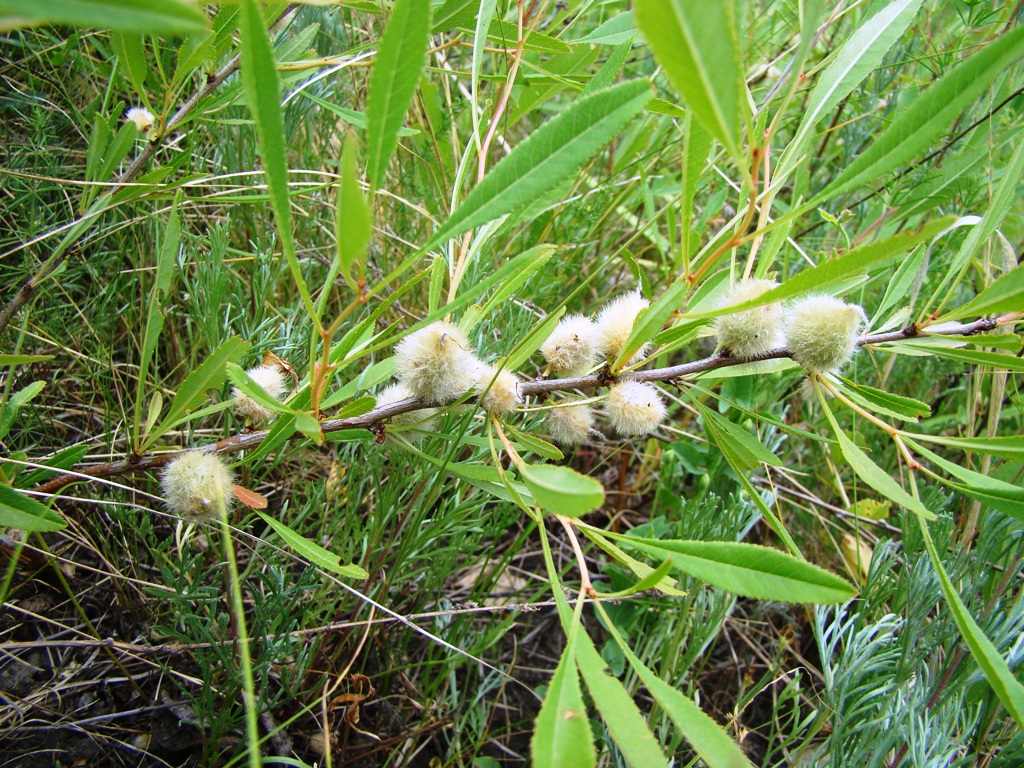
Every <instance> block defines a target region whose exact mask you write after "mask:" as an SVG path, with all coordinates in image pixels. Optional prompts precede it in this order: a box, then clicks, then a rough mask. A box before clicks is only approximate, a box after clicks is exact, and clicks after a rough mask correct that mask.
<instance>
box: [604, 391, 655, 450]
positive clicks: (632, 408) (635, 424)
mask: <svg viewBox="0 0 1024 768" xmlns="http://www.w3.org/2000/svg"><path fill="white" fill-rule="evenodd" d="M605 408H606V410H607V413H608V420H609V421H610V422H611V424H612V427H614V428H615V431H616V432H618V433H619V434H620V435H624V436H626V437H632V436H636V435H646V434H649V433H651V432H653V431H654V430H655V429H657V428H658V425H659V424H661V422H662V421H663V420H664V418H665V403H664V401H663V400H662V399H661V396H660V395H659V394H658V390H657V388H656V387H655V386H654V385H653V384H648V383H646V382H641V381H624V382H622V383H620V384H613V385H612V386H611V387H610V388H609V389H608V398H607V400H606V401H605Z"/></svg>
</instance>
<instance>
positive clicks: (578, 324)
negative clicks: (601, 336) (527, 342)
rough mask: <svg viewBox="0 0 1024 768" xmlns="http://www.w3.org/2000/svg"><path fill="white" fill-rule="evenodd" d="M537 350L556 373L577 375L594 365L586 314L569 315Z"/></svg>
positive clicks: (591, 325)
mask: <svg viewBox="0 0 1024 768" xmlns="http://www.w3.org/2000/svg"><path fill="white" fill-rule="evenodd" d="M540 351H541V353H542V354H543V355H544V359H545V360H547V361H548V365H550V366H551V370H552V371H553V372H554V373H555V375H556V376H559V377H563V378H564V377H568V376H579V375H581V374H583V373H584V372H586V370H587V369H588V368H590V367H591V366H592V365H593V364H594V358H595V350H594V324H593V323H592V322H591V320H590V318H589V317H584V316H583V315H569V316H568V317H565V318H563V319H562V321H561V322H560V323H559V324H558V326H557V327H556V328H555V330H554V331H553V332H552V333H551V335H550V336H548V338H547V340H546V341H545V342H544V344H542V345H541V348H540Z"/></svg>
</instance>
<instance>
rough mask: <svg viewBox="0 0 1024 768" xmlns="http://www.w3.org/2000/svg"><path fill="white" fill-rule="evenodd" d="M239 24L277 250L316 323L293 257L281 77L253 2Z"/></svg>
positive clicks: (244, 80)
mask: <svg viewBox="0 0 1024 768" xmlns="http://www.w3.org/2000/svg"><path fill="white" fill-rule="evenodd" d="M239 27H240V29H241V32H242V45H241V48H242V51H241V55H242V88H243V90H244V92H245V97H246V100H247V101H248V102H249V110H250V111H251V112H252V116H253V120H254V121H255V123H256V136H257V137H258V139H259V151H260V159H261V160H262V161H263V174H264V176H265V178H266V180H267V192H268V193H269V195H270V205H271V207H272V208H273V209H274V220H275V221H276V223H277V230H278V232H279V233H280V235H281V250H282V251H284V255H285V259H286V260H287V262H288V270H289V272H291V275H292V280H293V281H294V282H295V286H296V288H298V290H299V295H300V296H301V297H302V303H303V306H304V307H305V308H306V312H307V313H308V314H309V316H310V318H311V319H312V320H313V321H314V322H315V323H319V315H318V313H317V312H316V308H315V307H314V306H313V299H312V297H311V296H310V293H309V288H308V287H307V286H306V281H305V279H304V278H303V277H302V270H301V269H300V268H299V261H298V257H297V256H296V255H295V241H294V238H293V236H292V217H291V208H290V205H289V202H288V154H287V146H286V144H285V140H284V120H283V118H282V117H281V81H280V79H279V78H278V75H277V63H276V61H275V60H274V51H273V49H272V48H271V46H270V40H269V39H268V37H267V29H266V27H265V26H264V23H263V16H262V15H261V14H260V9H259V6H258V5H257V4H256V2H255V0H242V18H241V23H240V25H239Z"/></svg>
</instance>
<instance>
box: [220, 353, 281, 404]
mask: <svg viewBox="0 0 1024 768" xmlns="http://www.w3.org/2000/svg"><path fill="white" fill-rule="evenodd" d="M226 370H227V373H228V378H229V379H230V380H231V383H232V384H234V385H235V386H236V387H238V389H239V390H241V391H242V392H243V393H245V394H246V395H248V396H249V397H251V398H252V399H253V400H255V401H256V402H257V403H259V404H260V405H262V406H263V407H264V408H269V409H270V410H272V411H274V412H275V413H281V412H285V411H287V410H288V408H286V407H285V405H284V403H282V402H281V401H280V400H278V399H277V398H276V397H274V396H273V395H270V394H269V393H268V392H267V391H266V390H265V389H264V388H263V387H261V386H260V385H259V384H258V383H256V382H255V381H253V379H252V377H251V376H250V375H249V374H248V373H247V372H246V371H245V369H244V368H242V366H240V365H238V364H237V363H228V364H227V368H226Z"/></svg>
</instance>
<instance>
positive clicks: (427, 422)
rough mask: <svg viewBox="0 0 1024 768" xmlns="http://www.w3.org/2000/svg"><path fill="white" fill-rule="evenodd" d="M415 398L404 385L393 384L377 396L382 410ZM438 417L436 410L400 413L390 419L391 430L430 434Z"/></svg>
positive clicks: (415, 436)
mask: <svg viewBox="0 0 1024 768" xmlns="http://www.w3.org/2000/svg"><path fill="white" fill-rule="evenodd" d="M413 396H414V395H413V393H412V392H411V391H410V390H409V388H408V387H407V386H405V385H404V384H401V383H398V384H391V385H390V386H387V387H384V389H382V390H381V391H380V392H379V393H378V394H377V407H378V408H381V407H383V406H385V405H391V404H392V403H397V402H398V401H399V400H407V399H409V398H410V397H413ZM436 415H437V409H436V408H421V409H420V410H418V411H408V412H406V413H400V414H398V415H397V416H392V417H391V418H390V419H389V422H390V424H389V428H390V429H394V430H396V431H400V432H401V431H405V430H408V429H421V430H425V431H427V432H429V431H430V430H432V429H433V428H434V417H435V416H436ZM385 434H387V431H385ZM409 437H412V438H413V439H418V438H420V437H422V435H418V434H412V435H409Z"/></svg>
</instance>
